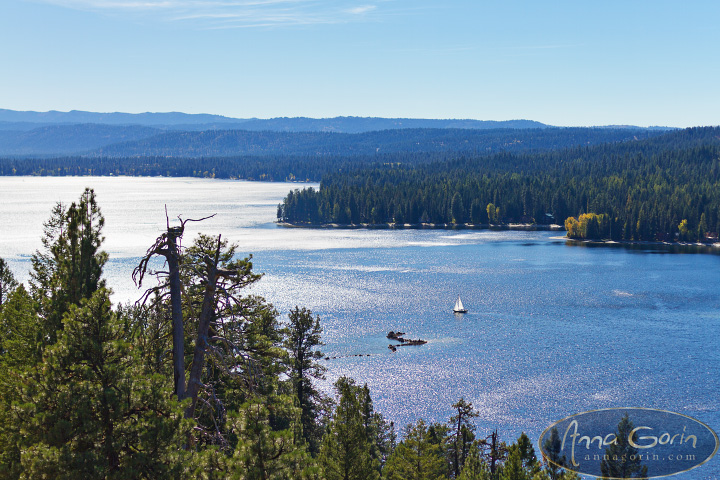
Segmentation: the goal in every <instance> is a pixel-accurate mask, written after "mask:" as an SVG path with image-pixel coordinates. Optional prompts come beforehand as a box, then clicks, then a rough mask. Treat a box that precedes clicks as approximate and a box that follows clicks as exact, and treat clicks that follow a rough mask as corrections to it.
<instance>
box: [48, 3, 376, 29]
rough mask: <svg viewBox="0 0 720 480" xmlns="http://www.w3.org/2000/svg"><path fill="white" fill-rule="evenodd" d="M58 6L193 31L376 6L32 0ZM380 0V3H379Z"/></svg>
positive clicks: (370, 11) (353, 16)
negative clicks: (184, 25)
mask: <svg viewBox="0 0 720 480" xmlns="http://www.w3.org/2000/svg"><path fill="white" fill-rule="evenodd" d="M35 1H36V2H39V3H47V4H52V5H56V6H60V7H65V8H71V9H76V10H84V11H95V12H100V13H106V14H114V15H131V16H140V17H143V18H150V19H156V20H161V21H170V22H186V23H191V24H192V26H194V27H196V28H247V27H277V26H289V25H312V24H333V23H347V22H355V21H366V20H367V19H368V18H369V17H370V16H371V15H377V13H378V7H377V5H369V4H358V2H356V1H348V0H345V1H342V0H341V1H338V0H35ZM380 1H382V0H380Z"/></svg>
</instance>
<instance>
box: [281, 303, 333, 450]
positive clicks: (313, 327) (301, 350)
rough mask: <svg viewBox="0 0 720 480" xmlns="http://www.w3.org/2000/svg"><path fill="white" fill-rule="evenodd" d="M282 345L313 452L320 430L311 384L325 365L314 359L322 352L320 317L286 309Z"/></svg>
mask: <svg viewBox="0 0 720 480" xmlns="http://www.w3.org/2000/svg"><path fill="white" fill-rule="evenodd" d="M287 330H288V331H287V338H286V339H285V342H284V345H285V348H286V350H287V351H288V354H289V369H290V378H291V379H292V382H293V389H294V393H295V397H296V398H297V400H298V403H299V405H300V409H301V411H302V417H301V418H302V428H303V437H304V438H305V441H306V443H307V444H308V447H309V449H310V452H311V453H312V454H313V455H315V454H317V452H318V450H319V448H320V445H319V444H320V440H321V437H322V433H321V432H319V431H318V430H319V429H318V426H319V425H318V423H319V422H318V412H317V410H318V407H317V405H318V403H319V402H320V400H321V397H320V393H319V392H318V391H317V390H316V389H315V387H314V385H313V380H314V379H322V378H324V373H325V367H323V366H322V365H320V364H319V363H318V360H319V359H320V358H322V353H321V352H320V350H318V347H320V346H322V345H323V343H322V341H321V338H320V335H321V334H322V327H320V317H315V318H313V315H312V312H311V311H310V310H307V309H305V308H302V309H301V308H299V307H297V306H296V307H295V308H294V309H293V310H291V311H290V315H289V317H288V326H287Z"/></svg>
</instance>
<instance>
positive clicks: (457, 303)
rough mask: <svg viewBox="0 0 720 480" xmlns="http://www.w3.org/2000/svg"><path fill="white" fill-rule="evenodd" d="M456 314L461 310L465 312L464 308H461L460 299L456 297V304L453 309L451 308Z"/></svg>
mask: <svg viewBox="0 0 720 480" xmlns="http://www.w3.org/2000/svg"><path fill="white" fill-rule="evenodd" d="M453 310H455V311H456V312H459V311H461V310H465V307H463V304H462V300H460V297H458V299H457V302H455V308H453Z"/></svg>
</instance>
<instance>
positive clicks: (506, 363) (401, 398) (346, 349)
mask: <svg viewBox="0 0 720 480" xmlns="http://www.w3.org/2000/svg"><path fill="white" fill-rule="evenodd" d="M85 186H91V187H93V188H95V191H96V193H97V198H98V201H99V203H100V206H101V208H102V210H103V213H104V215H105V217H106V228H105V235H106V237H107V241H106V243H105V249H106V250H107V251H108V253H109V254H110V255H111V260H110V262H109V264H108V266H107V268H106V270H105V272H106V278H107V280H108V284H109V285H110V286H111V287H112V288H113V290H114V292H115V293H114V295H113V300H114V301H116V302H125V301H134V300H136V299H137V298H138V296H139V291H138V290H137V288H136V287H135V286H134V285H133V283H132V281H131V279H130V272H131V271H132V269H133V267H134V266H135V265H137V262H138V259H139V257H140V256H141V255H142V254H143V253H144V252H145V250H146V249H147V248H148V247H149V246H150V245H151V244H152V243H153V241H154V239H155V237H156V236H157V235H159V234H160V233H161V232H162V231H163V229H164V227H165V222H166V219H165V205H167V208H168V212H169V215H170V217H171V220H172V219H173V218H175V217H176V216H177V215H182V216H183V218H199V217H203V216H207V215H211V214H213V213H215V214H217V215H216V216H215V217H214V218H212V219H209V220H206V221H204V222H202V223H199V224H192V223H191V224H188V227H187V229H188V233H189V235H188V238H186V240H185V244H189V241H190V238H191V237H192V236H193V234H196V233H197V232H203V233H212V234H216V233H222V234H223V236H224V237H225V238H227V239H229V240H231V241H233V242H236V243H238V244H239V251H240V252H241V253H242V254H249V253H252V254H253V255H254V259H253V261H254V264H255V269H256V271H259V272H264V273H265V276H264V277H263V279H262V280H261V281H260V282H259V284H258V285H257V286H256V287H255V288H254V290H253V291H254V293H258V294H261V295H263V296H265V297H266V298H267V299H268V301H270V302H271V303H273V304H274V305H275V307H276V308H277V309H278V310H279V311H280V312H281V313H282V314H283V315H286V314H287V312H288V311H289V309H291V308H292V307H294V306H295V305H299V306H304V307H307V308H310V309H311V310H312V311H313V312H314V313H317V314H318V315H320V316H321V319H322V324H323V327H324V329H325V332H324V335H323V339H324V341H325V343H326V346H325V347H324V349H323V351H324V353H325V354H326V355H327V357H329V359H328V360H324V363H325V365H326V366H327V367H328V369H329V370H328V375H327V380H326V382H324V383H323V388H324V389H326V390H328V391H329V390H331V389H332V386H331V384H332V382H333V381H334V380H335V379H337V378H338V377H339V376H341V375H349V376H352V377H353V378H355V379H356V380H357V381H358V382H360V383H367V384H368V385H369V387H370V389H371V392H372V395H373V399H374V401H375V406H376V409H377V410H378V411H379V412H382V413H383V414H384V415H385V416H386V417H388V418H389V419H391V420H393V421H394V422H395V423H396V425H397V426H398V427H402V426H403V425H405V424H406V423H408V422H412V421H415V420H417V419H418V418H424V419H425V420H426V421H446V420H447V419H449V417H450V416H451V415H452V408H451V404H452V403H454V402H455V401H457V400H458V399H459V398H460V397H464V398H465V399H466V400H467V401H470V402H472V403H473V404H474V405H475V407H476V408H477V409H478V410H479V412H480V417H479V418H478V419H477V422H476V423H477V425H478V431H479V432H480V433H483V434H484V433H490V432H491V431H492V430H493V429H496V428H497V429H498V431H499V433H500V435H501V438H503V439H505V440H508V441H511V440H513V439H514V438H516V437H517V436H518V435H519V434H520V432H521V431H525V432H527V433H528V434H529V435H530V436H531V438H532V439H533V440H535V441H536V440H537V438H538V436H539V434H540V433H541V432H542V430H544V429H545V428H546V427H547V426H549V425H550V424H552V423H553V422H554V421H556V420H559V419H561V418H563V417H566V416H568V415H572V414H575V413H579V412H582V411H587V410H594V409H600V408H609V407H645V408H658V409H664V410H670V411H675V412H679V413H682V414H685V415H689V416H692V417H694V418H697V419H698V420H700V421H702V422H704V423H706V424H708V425H709V426H710V427H711V428H713V429H715V430H716V431H717V430H718V428H720V380H719V378H718V373H720V348H719V347H720V341H719V337H718V333H719V332H720V296H719V295H718V293H719V292H720V268H719V267H720V256H718V255H712V254H677V253H672V254H670V253H664V252H663V251H662V250H660V249H657V248H647V249H644V250H631V249H623V248H585V247H582V246H572V245H569V244H566V242H565V241H564V240H562V239H558V238H556V237H557V236H558V233H553V232H507V231H501V232H496V231H468V230H460V231H446V230H333V229H298V228H283V227H278V226H277V225H275V224H274V223H273V222H274V219H275V213H276V208H277V204H278V202H279V201H280V200H281V199H282V197H283V196H284V195H285V194H286V193H287V192H288V191H289V190H290V189H293V188H300V187H302V186H304V185H298V184H292V183H259V182H244V181H229V180H203V179H186V178H182V179H170V178H128V177H114V178H113V177H65V178H35V177H0V225H2V227H1V228H2V233H0V256H1V257H3V258H5V259H6V260H7V261H8V262H9V264H10V266H11V268H12V269H13V271H14V273H15V275H16V277H18V278H19V279H21V280H23V281H27V279H28V273H27V272H28V269H29V263H30V262H29V256H30V255H31V254H32V252H33V251H34V250H35V249H37V248H39V247H40V236H41V234H42V223H43V222H44V221H45V220H47V218H48V217H49V214H50V209H51V208H52V206H53V205H54V204H55V202H57V201H63V202H71V201H73V200H76V199H77V198H78V197H79V195H80V193H82V190H83V188H84V187H85ZM313 186H315V187H317V185H313ZM458 295H461V296H462V299H463V303H464V304H465V307H466V308H467V309H468V310H469V313H467V314H465V315H455V314H453V313H452V312H451V309H452V306H453V304H454V302H455V299H456V298H457V296H458ZM390 330H395V331H397V330H400V331H402V332H405V333H406V335H405V337H407V338H413V339H415V338H420V339H424V340H427V341H428V343H427V344H426V345H422V346H407V347H401V348H398V350H397V352H396V353H391V352H390V350H389V349H388V348H387V347H388V344H389V343H395V342H391V341H390V340H388V339H387V338H385V336H386V335H387V333H388V331H390ZM718 465H719V462H718V460H717V459H716V458H715V459H713V460H711V461H710V462H709V463H708V464H707V465H704V466H702V467H700V468H698V469H696V470H693V471H691V472H687V473H684V474H680V475H678V476H677V477H674V478H678V479H716V478H720V466H718Z"/></svg>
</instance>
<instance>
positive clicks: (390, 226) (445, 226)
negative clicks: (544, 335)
mask: <svg viewBox="0 0 720 480" xmlns="http://www.w3.org/2000/svg"><path fill="white" fill-rule="evenodd" d="M275 223H276V224H277V225H278V226H280V227H284V228H312V229H330V228H334V229H339V230H358V229H367V230H518V231H557V232H562V231H564V230H565V229H564V228H563V227H562V226H561V225H556V224H552V225H536V224H533V223H508V224H497V225H495V224H487V223H484V224H472V223H462V224H453V223H321V224H309V223H291V222H275ZM563 238H564V237H563Z"/></svg>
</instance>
